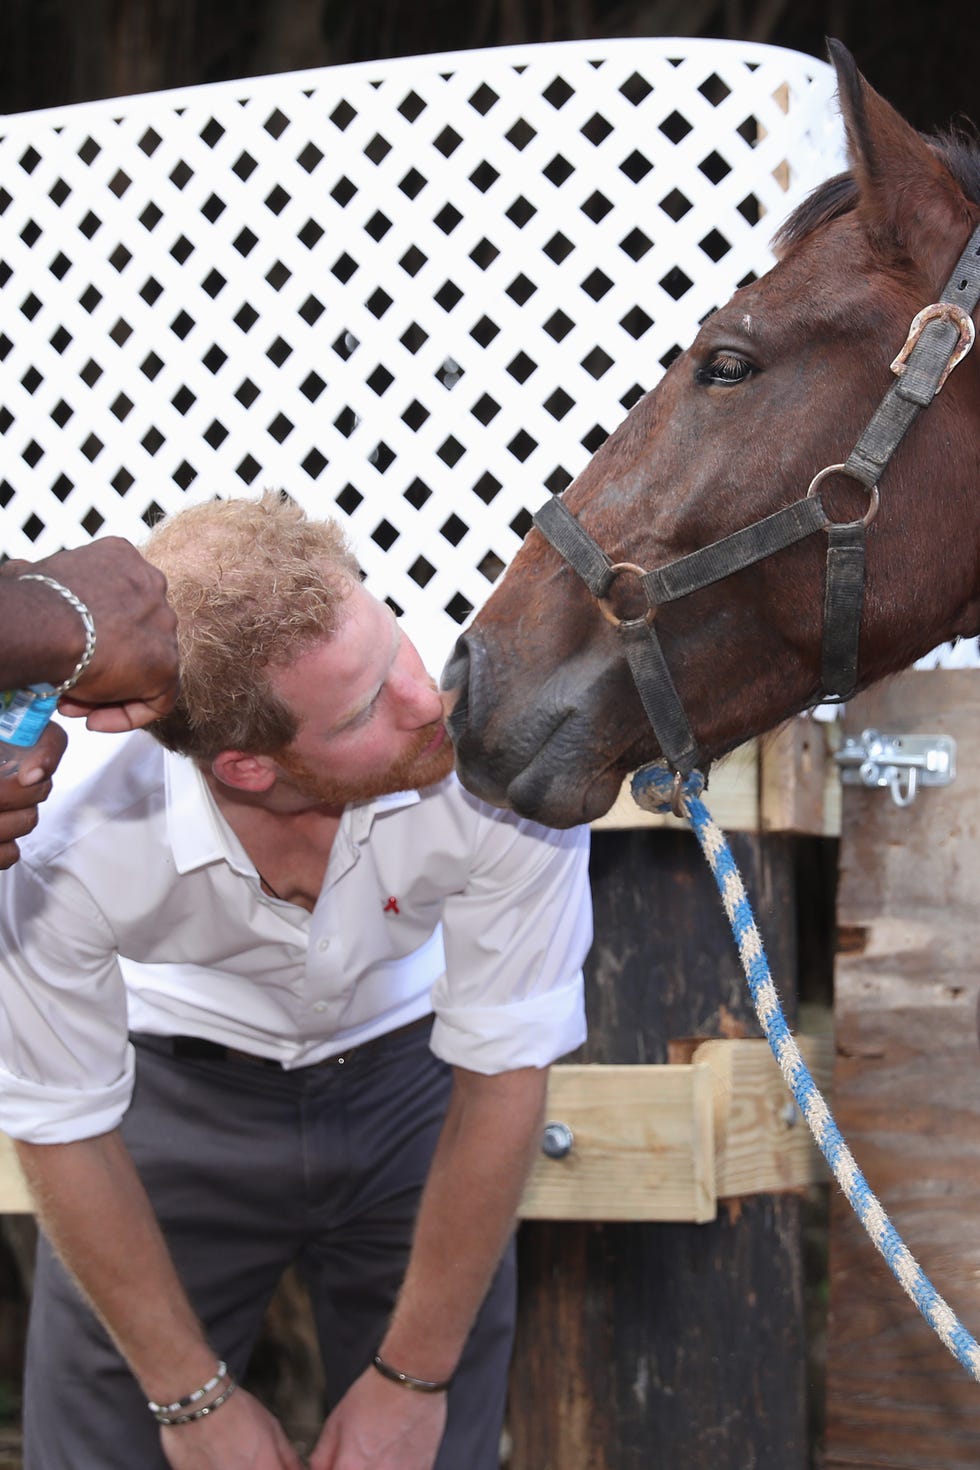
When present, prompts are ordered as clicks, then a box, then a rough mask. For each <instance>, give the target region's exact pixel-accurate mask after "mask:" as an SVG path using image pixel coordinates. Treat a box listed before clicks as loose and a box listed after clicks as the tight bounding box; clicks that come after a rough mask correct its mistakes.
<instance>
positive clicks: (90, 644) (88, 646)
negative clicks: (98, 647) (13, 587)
mask: <svg viewBox="0 0 980 1470" xmlns="http://www.w3.org/2000/svg"><path fill="white" fill-rule="evenodd" d="M17 580H18V582H43V583H44V585H45V586H46V587H51V588H53V590H54V591H55V592H58V593H60V594H61V596H62V597H63V598H64V599H65V601H66V602H67V603H69V604H70V605H71V606H72V607H73V608H74V609H75V611H76V612H77V613H78V616H79V617H80V618H81V620H82V623H83V625H84V628H85V648H84V650H83V651H82V656H81V658H80V659H79V660H78V663H77V664H76V665H75V667H74V668H73V669H72V671H71V673H70V674H69V675H68V678H67V679H65V680H64V681H63V682H62V683H61V684H59V685H58V687H57V689H55V690H54V691H53V692H54V694H55V695H56V697H57V698H59V699H60V698H61V696H62V695H63V694H67V693H68V691H69V689H74V687H75V685H76V684H77V683H78V681H79V679H80V678H81V677H82V675H83V674H84V672H85V670H86V669H87V668H88V666H89V664H90V663H91V662H92V657H93V655H94V653H95V620H94V619H93V617H92V614H91V613H90V612H89V610H88V608H87V607H86V606H85V604H84V602H83V601H82V599H81V598H80V597H76V596H75V594H74V592H73V591H72V590H71V588H70V587H64V586H62V584H61V583H60V582H56V581H55V579H54V577H45V576H42V575H41V573H40V572H22V573H21V575H20V576H19V577H18V578H17ZM49 697H50V696H49Z"/></svg>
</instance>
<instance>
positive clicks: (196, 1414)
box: [154, 1378, 238, 1428]
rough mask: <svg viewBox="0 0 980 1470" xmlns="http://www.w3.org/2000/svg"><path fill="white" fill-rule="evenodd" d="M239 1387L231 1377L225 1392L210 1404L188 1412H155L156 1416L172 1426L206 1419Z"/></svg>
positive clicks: (158, 1421)
mask: <svg viewBox="0 0 980 1470" xmlns="http://www.w3.org/2000/svg"><path fill="white" fill-rule="evenodd" d="M237 1387H238V1384H237V1383H236V1382H235V1380H234V1378H229V1379H228V1386H227V1388H226V1389H225V1390H224V1392H223V1393H219V1394H218V1397H217V1398H216V1399H212V1400H211V1402H210V1403H209V1404H202V1405H201V1407H200V1408H199V1409H192V1410H191V1411H190V1412H189V1413H187V1414H173V1415H171V1414H155V1415H154V1418H155V1419H156V1421H157V1423H158V1424H166V1425H167V1426H168V1427H170V1428H172V1427H173V1426H174V1425H175V1424H193V1423H194V1421H195V1420H196V1419H206V1418H207V1417H208V1415H209V1414H213V1413H214V1411H215V1409H220V1408H221V1405H222V1404H226V1403H227V1402H228V1400H229V1399H230V1398H231V1396H232V1394H233V1393H234V1392H235V1389H236V1388H237Z"/></svg>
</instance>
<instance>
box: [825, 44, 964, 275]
mask: <svg viewBox="0 0 980 1470" xmlns="http://www.w3.org/2000/svg"><path fill="white" fill-rule="evenodd" d="M827 47H828V50H829V52H830V59H831V61H832V62H833V64H834V68H835V70H836V72H837V89H838V96H839V99H840V107H841V113H842V114H843V118H844V127H845V129H846V132H847V152H848V158H849V160H850V164H851V171H852V173H853V175H854V178H855V181H856V183H857V185H858V190H859V192H860V205H859V209H860V213H861V216H862V219H863V220H864V223H865V226H866V228H867V229H868V232H869V235H870V236H871V240H872V243H873V244H874V246H875V247H876V249H878V250H880V251H881V252H882V253H883V254H885V255H887V256H894V255H895V254H896V253H898V254H901V255H904V256H906V257H908V258H910V259H911V260H913V261H915V262H916V263H917V264H918V265H919V266H920V267H921V268H922V269H923V270H924V271H926V272H927V274H928V275H929V276H930V277H933V276H935V277H936V278H938V279H941V278H942V277H943V276H945V274H946V273H947V272H948V270H949V269H950V268H951V267H952V264H953V261H954V260H955V259H956V255H957V253H958V252H959V250H960V249H961V248H962V243H963V236H964V233H969V230H970V228H972V223H973V221H972V212H971V209H970V204H969V202H968V200H967V198H966V196H965V195H964V193H963V191H962V189H961V188H960V187H959V185H958V184H957V182H956V180H955V179H954V178H953V176H952V174H951V173H950V172H949V170H948V169H947V168H946V167H945V166H944V165H943V164H942V163H941V162H940V159H939V157H938V155H937V154H936V153H935V152H934V150H933V149H932V148H931V147H930V145H929V144H928V143H927V142H926V140H925V139H924V138H923V137H922V135H921V134H920V133H917V132H916V130H915V129H914V128H913V127H912V126H911V124H910V123H907V122H906V121H905V119H904V118H903V117H901V116H900V114H899V113H898V112H896V111H895V109H894V107H892V106H891V105H890V104H889V103H888V102H886V101H885V99H884V98H883V97H881V96H879V94H878V93H877V92H876V91H875V90H874V88H873V87H871V86H869V84H868V83H867V82H866V81H865V79H864V77H863V76H862V75H861V73H860V72H859V71H858V69H857V66H856V64H855V61H854V58H853V56H852V55H851V53H850V52H849V51H848V49H847V47H846V46H844V45H842V43H841V42H840V41H834V40H830V41H828V42H827Z"/></svg>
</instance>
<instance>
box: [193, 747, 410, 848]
mask: <svg viewBox="0 0 980 1470" xmlns="http://www.w3.org/2000/svg"><path fill="white" fill-rule="evenodd" d="M164 774H165V781H166V792H167V835H168V837H169V839H170V848H171V851H172V852H173V855H174V863H175V865H176V868H177V872H178V873H190V872H193V870H194V869H195V868H203V867H205V866H206V865H207V864H208V863H215V862H225V863H227V864H228V865H229V867H231V868H232V869H233V870H234V871H235V872H236V873H244V874H246V875H247V876H249V877H254V876H257V875H256V870H255V865H254V864H253V862H252V861H251V859H250V858H249V856H248V854H247V853H246V851H245V849H244V848H243V847H242V845H241V843H240V842H239V840H238V838H237V837H236V836H235V834H234V832H233V831H232V830H231V828H230V827H229V826H228V823H227V822H226V821H225V820H224V818H223V817H222V815H221V812H220V811H219V809H218V806H217V803H216V802H215V799H214V797H213V796H212V795H211V792H210V790H209V788H208V784H207V782H206V781H205V779H204V775H203V773H202V771H201V769H200V767H199V766H198V765H197V763H196V762H195V761H193V760H190V759H189V758H188V757H187V756H184V755H175V754H174V753H173V752H172V751H169V750H165V751H164ZM419 799H420V798H419V793H418V792H417V791H393V792H391V793H390V794H389V795H387V796H377V797H374V798H373V799H372V800H371V801H364V802H357V803H355V804H354V805H353V806H349V807H348V808H347V809H346V811H345V812H344V815H343V817H342V819H341V823H340V826H341V831H343V829H344V828H345V827H348V828H349V831H350V836H351V840H352V841H353V842H355V843H361V842H365V841H367V838H368V837H369V836H370V833H371V827H372V826H373V824H374V819H375V817H376V816H380V815H383V814H384V813H385V812H387V811H394V810H397V809H398V808H400V807H407V806H414V805H415V803H416V802H418V801H419Z"/></svg>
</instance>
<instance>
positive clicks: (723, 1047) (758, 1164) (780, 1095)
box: [520, 1036, 833, 1224]
mask: <svg viewBox="0 0 980 1470" xmlns="http://www.w3.org/2000/svg"><path fill="white" fill-rule="evenodd" d="M798 1043H799V1046H800V1050H801V1051H802V1053H803V1056H804V1059H805V1060H806V1062H807V1065H808V1067H809V1068H810V1070H811V1072H812V1073H813V1075H814V1078H815V1080H816V1083H817V1086H818V1087H819V1088H820V1089H821V1091H823V1092H824V1093H825V1095H826V1091H827V1088H828V1083H829V1079H830V1075H831V1070H832V1065H833V1042H832V1040H831V1038H830V1037H828V1036H819V1037H817V1036H807V1037H800V1038H798ZM548 1119H549V1120H550V1121H554V1122H561V1123H564V1124H565V1125H566V1126H567V1127H568V1128H570V1129H571V1132H572V1135H573V1138H574V1142H573V1145H572V1147H571V1150H570V1151H569V1153H568V1154H567V1155H566V1156H565V1157H564V1158H561V1159H550V1158H546V1157H543V1156H542V1158H541V1159H540V1160H539V1161H538V1163H537V1165H536V1166H535V1169H534V1172H533V1174H532V1176H531V1179H530V1181H529V1183H528V1187H527V1190H526V1192H525V1195H524V1199H523V1201H522V1204H521V1211H520V1213H521V1216H522V1218H523V1219H525V1220H606V1221H612V1220H661V1221H673V1222H680V1221H686V1222H689V1223H692V1224H701V1223H704V1222H705V1221H707V1220H713V1219H714V1218H715V1216H716V1214H717V1210H718V1201H719V1200H723V1199H730V1198H735V1197H738V1196H742V1195H749V1194H778V1193H781V1192H783V1191H785V1190H795V1189H802V1188H803V1187H805V1186H806V1185H809V1184H813V1183H818V1182H823V1181H825V1180H826V1179H827V1177H828V1173H827V1169H826V1166H825V1164H824V1162H823V1159H822V1157H821V1155H820V1153H819V1152H818V1150H817V1148H816V1145H815V1144H814V1143H813V1140H812V1138H811V1137H810V1132H809V1129H808V1128H807V1126H806V1123H805V1122H804V1120H803V1118H802V1116H801V1115H800V1112H799V1109H798V1108H797V1107H796V1104H795V1103H794V1101H793V1098H792V1095H791V1094H790V1092H789V1091H788V1089H787V1087H786V1083H785V1082H784V1080H783V1077H782V1074H781V1073H780V1071H779V1068H778V1066H777V1065H776V1062H775V1061H774V1059H773V1056H772V1053H771V1052H770V1050H769V1047H768V1044H767V1043H766V1042H765V1041H762V1040H759V1039H757V1038H752V1039H733V1040H711V1041H704V1042H701V1043H700V1044H699V1045H697V1046H696V1048H695V1049H694V1052H693V1059H692V1061H691V1062H689V1063H684V1064H672V1065H668V1066H646V1067H644V1066H635V1067H634V1066H595V1065H592V1066H588V1065H587V1066H564V1067H562V1066H559V1067H553V1068H552V1070H551V1078H550V1084H549V1088H548Z"/></svg>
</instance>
